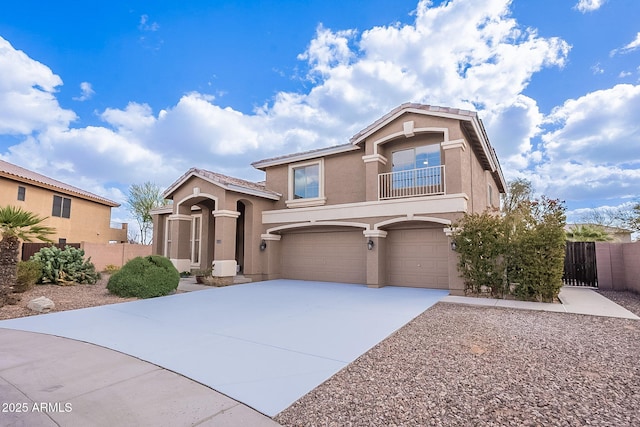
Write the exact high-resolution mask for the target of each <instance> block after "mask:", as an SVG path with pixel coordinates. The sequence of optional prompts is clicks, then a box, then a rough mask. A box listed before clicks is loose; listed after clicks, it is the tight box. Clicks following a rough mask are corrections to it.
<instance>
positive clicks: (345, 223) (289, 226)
mask: <svg viewBox="0 0 640 427" xmlns="http://www.w3.org/2000/svg"><path fill="white" fill-rule="evenodd" d="M322 226H338V227H354V228H364V229H365V231H366V230H369V224H366V223H364V222H349V221H310V222H299V223H297V224H287V225H280V226H278V227H273V228H269V229H268V230H267V234H272V233H276V232H281V231H285V230H292V229H295V228H306V227H322ZM265 240H266V239H265Z"/></svg>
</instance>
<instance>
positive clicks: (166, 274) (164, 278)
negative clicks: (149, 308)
mask: <svg viewBox="0 0 640 427" xmlns="http://www.w3.org/2000/svg"><path fill="white" fill-rule="evenodd" d="M179 282H180V273H178V270H176V268H175V267H174V266H173V264H172V263H171V261H169V259H168V258H165V257H163V256H160V255H149V256H146V257H144V258H143V257H137V258H134V259H132V260H131V261H129V262H127V263H126V264H125V265H124V266H123V267H122V268H121V269H120V270H119V271H117V272H116V273H114V274H113V276H111V277H110V278H109V283H108V284H107V289H108V290H109V292H111V293H112V294H115V295H118V296H121V297H138V298H153V297H159V296H163V295H168V294H170V293H171V292H173V291H175V290H176V289H177V288H178V283H179Z"/></svg>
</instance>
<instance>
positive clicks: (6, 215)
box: [0, 206, 55, 307]
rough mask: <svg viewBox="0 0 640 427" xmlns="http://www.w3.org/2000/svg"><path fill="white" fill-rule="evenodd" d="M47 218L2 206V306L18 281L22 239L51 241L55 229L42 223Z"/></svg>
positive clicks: (0, 247)
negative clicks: (50, 237)
mask: <svg viewBox="0 0 640 427" xmlns="http://www.w3.org/2000/svg"><path fill="white" fill-rule="evenodd" d="M45 219H46V218H41V217H39V216H38V215H35V214H33V213H31V212H28V211H25V210H23V209H22V208H16V207H14V206H5V207H2V208H0V235H1V236H2V240H0V307H1V306H2V305H3V304H4V300H5V297H6V295H8V294H9V293H10V289H11V287H12V286H13V285H15V283H16V274H17V271H18V253H19V250H20V241H25V242H31V241H33V240H34V239H37V240H41V241H43V242H51V240H50V239H49V237H48V236H50V235H51V234H53V233H54V232H55V230H54V229H53V228H51V227H47V226H44V225H40V224H41V223H42V221H44V220H45Z"/></svg>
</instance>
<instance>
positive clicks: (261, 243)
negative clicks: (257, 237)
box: [260, 240, 267, 251]
mask: <svg viewBox="0 0 640 427" xmlns="http://www.w3.org/2000/svg"><path fill="white" fill-rule="evenodd" d="M265 249H267V242H265V241H264V240H262V242H260V250H261V251H264V250H265Z"/></svg>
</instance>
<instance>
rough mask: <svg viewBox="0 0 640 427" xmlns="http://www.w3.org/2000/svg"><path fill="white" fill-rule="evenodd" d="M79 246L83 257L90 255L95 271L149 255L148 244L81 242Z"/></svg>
mask: <svg viewBox="0 0 640 427" xmlns="http://www.w3.org/2000/svg"><path fill="white" fill-rule="evenodd" d="M80 248H81V249H83V250H84V254H85V257H87V258H88V257H91V262H92V263H93V265H95V267H96V270H97V271H103V270H104V269H105V267H106V266H107V265H115V266H117V267H122V266H123V265H124V264H126V263H127V261H129V260H131V259H133V258H136V257H139V256H147V255H151V253H152V248H151V246H150V245H135V244H130V243H90V242H82V244H81V245H80Z"/></svg>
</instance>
